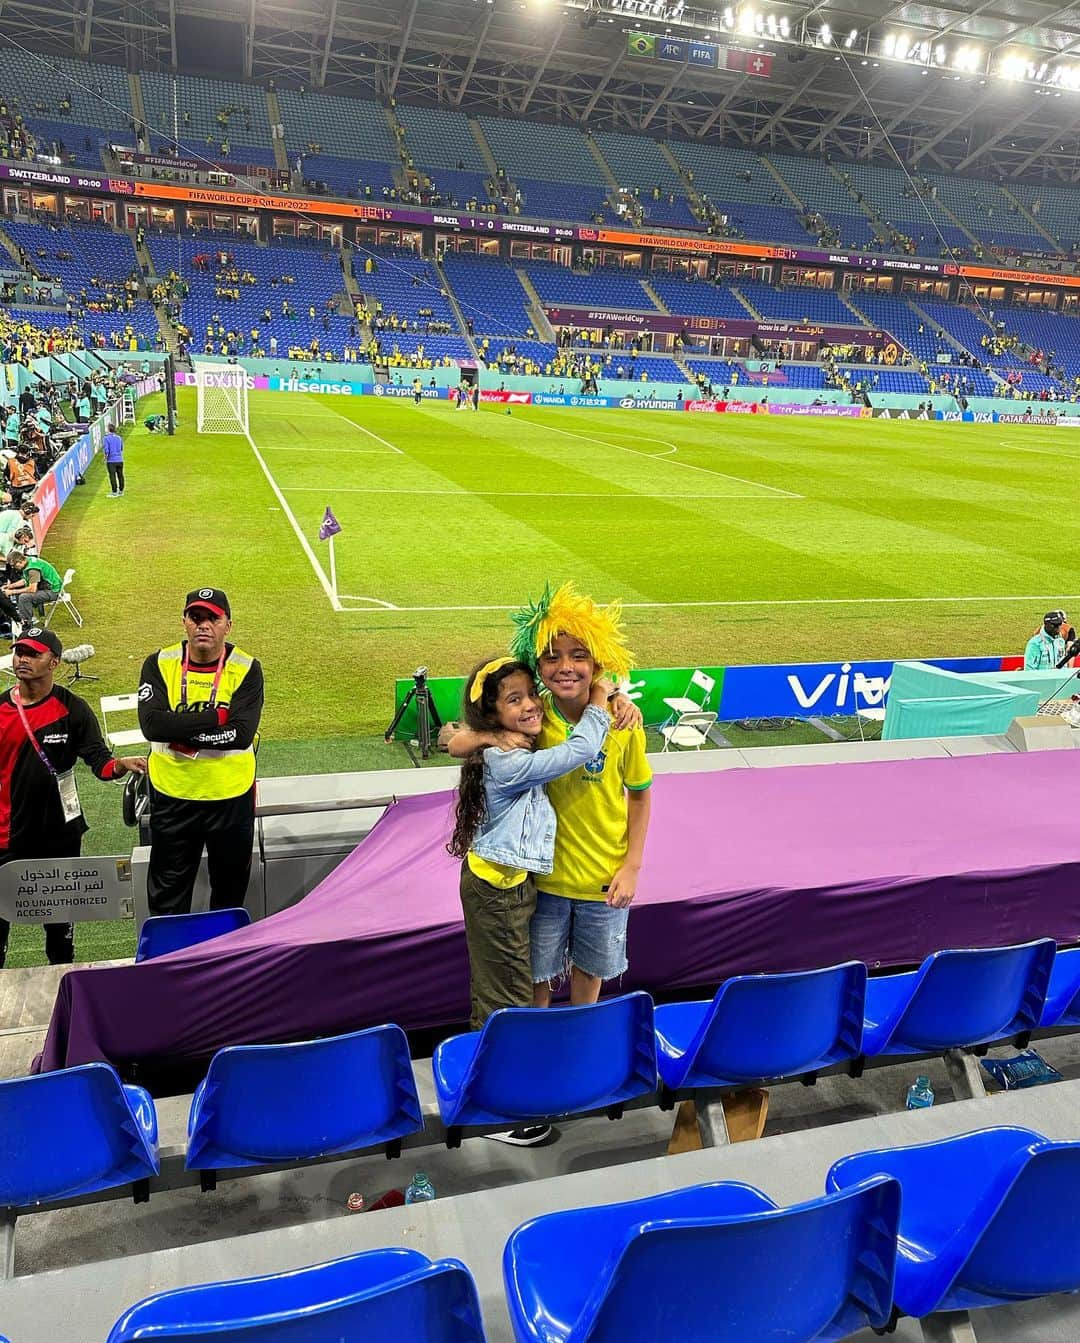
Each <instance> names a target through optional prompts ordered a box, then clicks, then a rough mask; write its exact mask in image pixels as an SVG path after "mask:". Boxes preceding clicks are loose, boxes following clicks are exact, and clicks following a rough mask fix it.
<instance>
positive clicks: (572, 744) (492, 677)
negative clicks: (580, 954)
mask: <svg viewBox="0 0 1080 1343" xmlns="http://www.w3.org/2000/svg"><path fill="white" fill-rule="evenodd" d="M611 689H612V687H611V685H610V684H609V683H608V682H607V681H603V680H597V681H596V682H595V683H594V684H593V685H592V686H591V688H590V690H589V699H588V704H587V706H586V708H585V710H584V712H583V714H582V716H581V719H580V721H579V722H578V723H577V724H576V725H575V727H574V729H573V732H572V734H571V735H570V736H569V737H567V739H566V740H565V741H564V742H562V743H561V744H560V745H558V746H554V747H552V748H551V749H550V750H547V751H536V750H534V747H535V745H536V739H537V738H538V736H539V735H540V730H541V728H542V726H543V722H544V710H543V705H542V704H541V701H540V696H539V694H538V693H537V689H536V682H535V680H534V679H533V671H532V668H531V667H530V666H529V665H528V663H526V662H520V661H518V660H517V659H516V658H511V657H498V658H494V659H493V660H492V661H490V662H486V663H484V664H482V665H481V666H479V667H477V668H475V669H474V671H473V672H472V674H471V675H470V677H469V679H468V681H467V683H466V685H465V695H464V702H463V716H464V722H465V725H466V726H467V727H469V728H471V729H472V730H473V731H474V732H479V733H484V734H485V735H487V736H488V737H489V738H490V734H492V733H493V732H494V733H499V734H501V735H502V739H503V742H504V745H503V747H502V748H499V747H495V746H489V747H487V748H485V749H483V750H480V751H477V752H475V753H474V754H473V755H471V756H469V757H467V758H466V759H465V760H464V761H463V763H462V766H461V782H460V784H459V785H458V797H457V809H456V818H455V826H454V834H453V838H452V839H451V841H450V843H449V844H448V845H447V846H446V847H447V850H448V852H450V853H451V854H453V855H454V857H456V858H461V859H462V860H463V861H462V864H461V905H462V909H463V910H464V913H465V937H466V941H467V943H468V948H469V972H470V994H471V1001H472V1016H471V1019H470V1023H469V1024H470V1028H471V1029H472V1030H474V1031H476V1030H479V1029H480V1027H481V1026H482V1025H483V1024H484V1022H485V1021H486V1020H487V1018H488V1017H489V1016H490V1015H491V1013H492V1012H494V1011H495V1010H496V1009H497V1008H500V1007H529V1006H531V1005H532V1001H533V974H532V965H531V960H530V947H529V923H530V920H531V918H532V915H533V910H534V909H535V907H536V886H535V883H534V881H533V873H535V872H539V873H549V872H550V871H551V868H552V862H553V859H554V854H555V813H554V811H553V809H552V806H551V803H550V802H549V801H548V799H547V795H546V794H545V792H544V784H545V783H548V782H549V781H550V780H552V779H557V778H559V777H560V776H561V775H563V774H567V773H569V772H570V771H571V770H574V769H577V768H578V766H580V765H584V764H585V762H586V761H588V760H592V759H593V758H594V757H595V756H596V754H597V753H598V752H599V750H600V748H601V747H602V746H603V743H604V738H605V737H606V736H607V733H608V729H609V727H610V726H611V721H610V719H609V717H608V714H607V710H606V707H605V706H606V703H607V699H608V696H609V694H610V693H611Z"/></svg>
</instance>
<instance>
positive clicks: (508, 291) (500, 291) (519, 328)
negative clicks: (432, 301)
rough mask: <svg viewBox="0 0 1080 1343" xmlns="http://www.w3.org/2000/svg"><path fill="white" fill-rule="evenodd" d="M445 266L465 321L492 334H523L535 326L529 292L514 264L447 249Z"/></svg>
mask: <svg viewBox="0 0 1080 1343" xmlns="http://www.w3.org/2000/svg"><path fill="white" fill-rule="evenodd" d="M442 269H443V273H444V274H445V276H446V278H447V280H448V282H449V284H450V287H451V288H452V289H453V291H454V296H455V297H456V298H457V301H458V304H459V306H460V308H461V311H462V314H463V315H464V317H465V319H466V321H472V323H473V326H474V329H475V330H476V331H477V332H478V333H480V334H483V335H489V336H524V335H526V334H527V333H528V331H529V329H530V328H531V326H532V323H531V321H530V320H529V315H528V312H527V310H526V305H527V303H528V295H527V294H526V293H525V290H524V289H523V288H522V287H521V281H520V280H519V279H518V277H517V273H516V271H515V268H514V266H513V265H511V263H510V262H508V261H500V260H498V259H497V258H494V257H491V258H489V257H476V256H470V255H469V254H468V253H467V252H447V253H446V255H445V256H444V257H443V260H442Z"/></svg>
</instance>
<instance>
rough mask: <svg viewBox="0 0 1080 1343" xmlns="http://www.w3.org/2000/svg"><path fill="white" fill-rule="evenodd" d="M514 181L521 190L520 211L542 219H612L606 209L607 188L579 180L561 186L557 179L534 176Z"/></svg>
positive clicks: (517, 178) (518, 178)
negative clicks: (574, 183)
mask: <svg viewBox="0 0 1080 1343" xmlns="http://www.w3.org/2000/svg"><path fill="white" fill-rule="evenodd" d="M514 184H515V186H516V187H517V190H518V191H520V192H521V205H520V212H521V213H522V214H526V215H532V216H533V217H534V218H539V219H545V218H546V219H565V220H572V219H580V220H595V219H598V218H599V219H610V218H611V217H612V216H611V212H610V211H609V210H608V208H607V197H608V191H607V188H605V187H594V186H587V185H585V184H584V183H577V184H576V185H574V186H562V185H561V184H560V183H558V182H541V181H539V180H538V179H537V178H533V177H516V178H515V179H514Z"/></svg>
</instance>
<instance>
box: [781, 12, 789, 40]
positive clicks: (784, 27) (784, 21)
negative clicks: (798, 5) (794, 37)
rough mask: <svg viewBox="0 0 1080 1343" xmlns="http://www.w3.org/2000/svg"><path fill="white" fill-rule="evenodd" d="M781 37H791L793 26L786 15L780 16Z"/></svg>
mask: <svg viewBox="0 0 1080 1343" xmlns="http://www.w3.org/2000/svg"><path fill="white" fill-rule="evenodd" d="M780 36H781V37H790V36H791V24H790V23H789V22H788V16H787V15H786V14H781V15H780Z"/></svg>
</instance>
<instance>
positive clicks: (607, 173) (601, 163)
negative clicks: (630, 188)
mask: <svg viewBox="0 0 1080 1343" xmlns="http://www.w3.org/2000/svg"><path fill="white" fill-rule="evenodd" d="M585 143H586V144H587V145H588V146H589V153H590V154H591V155H592V156H593V158H594V159H595V160H596V162H597V166H598V167H599V169H600V174H601V176H602V177H603V179H604V181H605V182H606V183H607V184H608V186H609V187H610V188H611V190H612V191H613V192H614V193H615V194H616V195H618V191H619V179H618V178H617V177H616V176H615V174H614V173H613V172H612V171H611V164H610V163H608V161H607V159H606V158H604V156H603V154H602V153H601V152H600V146H599V145H598V144H597V143H596V141H595V140H594V139H593V136H592V133H591V131H589V130H588V129H586V131H585Z"/></svg>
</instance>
